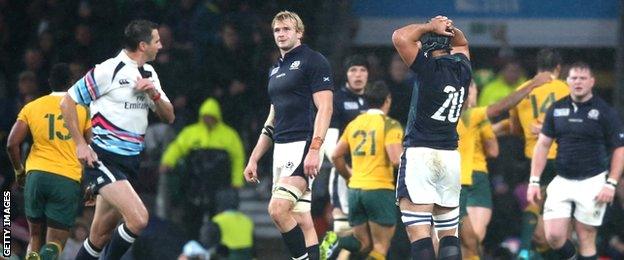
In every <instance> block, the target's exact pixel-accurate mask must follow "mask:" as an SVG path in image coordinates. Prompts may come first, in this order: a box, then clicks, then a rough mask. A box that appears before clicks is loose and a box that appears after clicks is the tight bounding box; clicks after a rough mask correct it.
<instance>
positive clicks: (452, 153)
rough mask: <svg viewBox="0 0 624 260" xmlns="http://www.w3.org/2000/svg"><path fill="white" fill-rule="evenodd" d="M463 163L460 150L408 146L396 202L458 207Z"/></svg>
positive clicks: (400, 170) (398, 183) (400, 174)
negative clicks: (406, 201)
mask: <svg viewBox="0 0 624 260" xmlns="http://www.w3.org/2000/svg"><path fill="white" fill-rule="evenodd" d="M460 172H461V165H460V159H459V152H458V151H457V150H437V149H432V148H427V147H408V148H407V149H405V151H404V152H403V154H402V155H401V164H400V165H399V176H398V178H397V190H396V194H397V201H398V200H399V199H401V198H408V199H409V200H410V201H411V202H412V203H415V204H436V205H439V206H442V207H449V208H454V207H458V206H459V192H460V190H461V185H460V182H459V178H460Z"/></svg>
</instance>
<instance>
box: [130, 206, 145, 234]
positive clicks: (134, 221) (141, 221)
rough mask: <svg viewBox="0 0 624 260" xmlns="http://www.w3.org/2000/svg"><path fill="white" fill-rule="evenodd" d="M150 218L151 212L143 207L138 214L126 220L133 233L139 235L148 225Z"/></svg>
mask: <svg viewBox="0 0 624 260" xmlns="http://www.w3.org/2000/svg"><path fill="white" fill-rule="evenodd" d="M148 220H149V213H148V212H147V209H145V207H143V208H142V209H141V210H139V212H138V213H137V214H135V215H134V216H133V217H131V218H129V219H127V220H126V225H127V226H128V229H130V231H131V232H132V233H134V234H135V235H139V234H140V233H141V231H143V229H145V227H147V222H148Z"/></svg>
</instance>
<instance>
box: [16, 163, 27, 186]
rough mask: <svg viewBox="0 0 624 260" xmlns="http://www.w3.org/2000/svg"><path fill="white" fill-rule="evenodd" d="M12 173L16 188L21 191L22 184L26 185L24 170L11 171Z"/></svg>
mask: <svg viewBox="0 0 624 260" xmlns="http://www.w3.org/2000/svg"><path fill="white" fill-rule="evenodd" d="M13 171H14V172H15V182H16V183H17V187H19V188H20V189H23V188H24V184H25V183H26V172H24V168H23V167H22V169H21V170H15V169H13Z"/></svg>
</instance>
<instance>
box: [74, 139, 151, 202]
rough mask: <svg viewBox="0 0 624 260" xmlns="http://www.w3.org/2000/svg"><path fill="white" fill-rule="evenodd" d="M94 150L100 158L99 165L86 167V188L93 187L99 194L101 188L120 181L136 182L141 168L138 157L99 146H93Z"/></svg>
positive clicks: (84, 175) (83, 179)
mask: <svg viewBox="0 0 624 260" xmlns="http://www.w3.org/2000/svg"><path fill="white" fill-rule="evenodd" d="M92 148H93V151H95V153H96V154H97V156H98V164H97V166H95V167H94V168H91V167H89V166H86V167H85V170H84V174H83V177H82V181H83V183H84V185H85V186H86V187H92V189H93V192H94V194H98V193H99V190H100V188H102V187H104V186H106V185H107V184H110V183H113V182H116V181H119V180H128V181H130V182H131V183H132V182H134V179H135V178H136V176H137V174H138V172H139V167H140V159H139V156H138V155H135V156H126V155H119V154H115V153H112V152H109V151H106V150H104V149H102V148H100V147H98V146H97V145H92Z"/></svg>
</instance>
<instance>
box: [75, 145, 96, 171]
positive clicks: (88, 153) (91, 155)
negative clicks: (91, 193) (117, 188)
mask: <svg viewBox="0 0 624 260" xmlns="http://www.w3.org/2000/svg"><path fill="white" fill-rule="evenodd" d="M76 153H77V155H78V160H80V162H81V163H82V164H84V165H86V166H89V167H91V168H95V167H96V166H97V161H98V157H97V154H96V153H95V152H94V151H93V149H91V146H89V145H88V144H81V145H78V146H76Z"/></svg>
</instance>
